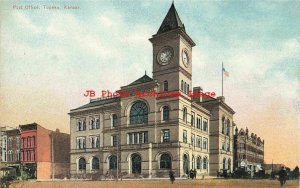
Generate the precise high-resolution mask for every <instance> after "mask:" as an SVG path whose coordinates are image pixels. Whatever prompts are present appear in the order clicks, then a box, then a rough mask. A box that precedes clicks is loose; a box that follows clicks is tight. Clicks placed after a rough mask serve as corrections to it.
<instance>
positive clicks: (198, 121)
mask: <svg viewBox="0 0 300 188" xmlns="http://www.w3.org/2000/svg"><path fill="white" fill-rule="evenodd" d="M197 129H202V117H201V116H199V115H197Z"/></svg>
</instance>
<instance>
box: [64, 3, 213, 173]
mask: <svg viewBox="0 0 300 188" xmlns="http://www.w3.org/2000/svg"><path fill="white" fill-rule="evenodd" d="M149 40H150V41H151V43H152V44H153V78H150V77H149V76H148V75H146V74H145V75H144V76H143V77H141V78H139V79H138V80H136V81H134V82H133V83H131V84H129V85H127V86H123V87H121V89H120V90H119V91H118V92H119V93H129V96H126V97H124V96H121V97H113V98H106V99H98V100H97V99H96V100H91V102H90V103H89V104H87V105H84V106H82V107H79V108H76V109H73V110H71V112H70V122H71V123H70V130H71V175H73V176H74V177H87V176H90V177H92V176H93V174H99V175H105V174H114V175H115V174H116V173H122V174H127V175H128V176H134V175H142V176H144V177H167V176H168V174H169V170H173V171H174V172H175V175H176V176H186V175H187V174H188V173H189V171H190V170H196V171H197V174H198V175H199V176H202V175H208V174H209V162H210V158H209V151H210V150H209V133H210V130H209V129H210V112H209V111H208V110H207V109H205V108H203V107H202V106H201V105H200V103H197V102H195V101H193V100H192V98H191V96H189V95H188V92H189V90H190V88H192V47H193V46H195V43H194V42H193V41H192V39H191V38H190V37H189V36H188V34H187V33H186V32H185V28H184V25H183V24H182V22H181V20H180V18H179V16H178V14H177V11H176V10H175V7H174V5H173V4H172V6H171V8H170V10H169V12H168V14H167V16H166V18H165V19H164V21H163V23H162V25H161V27H160V29H159V31H158V33H157V34H155V35H153V36H152V38H151V39H149ZM165 50H167V52H166V53H165ZM136 92H148V94H145V96H141V95H139V94H137V93H136ZM149 92H152V94H153V95H152V96H150V95H151V94H149ZM162 92H169V93H171V92H173V93H176V92H177V93H178V92H180V93H181V94H180V95H178V96H175V95H174V96H165V95H162V94H161V93H162ZM159 93H160V94H159ZM140 113H142V114H140ZM136 114H138V115H136ZM118 143H120V144H118ZM115 161H117V162H115ZM116 169H118V170H116Z"/></svg>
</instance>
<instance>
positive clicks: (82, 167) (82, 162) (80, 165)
mask: <svg viewBox="0 0 300 188" xmlns="http://www.w3.org/2000/svg"><path fill="white" fill-rule="evenodd" d="M78 169H79V170H85V169H86V161H85V159H84V158H83V157H81V158H80V159H79V161H78Z"/></svg>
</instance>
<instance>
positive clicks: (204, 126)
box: [203, 119, 208, 132]
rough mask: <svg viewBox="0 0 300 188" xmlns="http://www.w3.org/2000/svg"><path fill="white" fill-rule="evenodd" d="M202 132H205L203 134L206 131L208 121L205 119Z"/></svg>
mask: <svg viewBox="0 0 300 188" xmlns="http://www.w3.org/2000/svg"><path fill="white" fill-rule="evenodd" d="M203 131H205V132H207V131H208V120H207V119H204V120H203Z"/></svg>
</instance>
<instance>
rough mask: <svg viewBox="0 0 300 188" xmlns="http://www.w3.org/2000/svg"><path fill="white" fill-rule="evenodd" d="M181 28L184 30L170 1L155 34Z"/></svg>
mask: <svg viewBox="0 0 300 188" xmlns="http://www.w3.org/2000/svg"><path fill="white" fill-rule="evenodd" d="M177 28H182V29H183V30H184V31H185V28H184V24H183V23H182V22H181V20H180V18H179V15H178V13H177V11H176V9H175V6H174V3H172V5H171V7H170V9H169V11H168V13H167V15H166V17H165V19H164V20H163V22H162V24H161V25H160V27H159V29H158V31H157V34H161V33H164V32H167V31H171V30H173V29H177Z"/></svg>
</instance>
